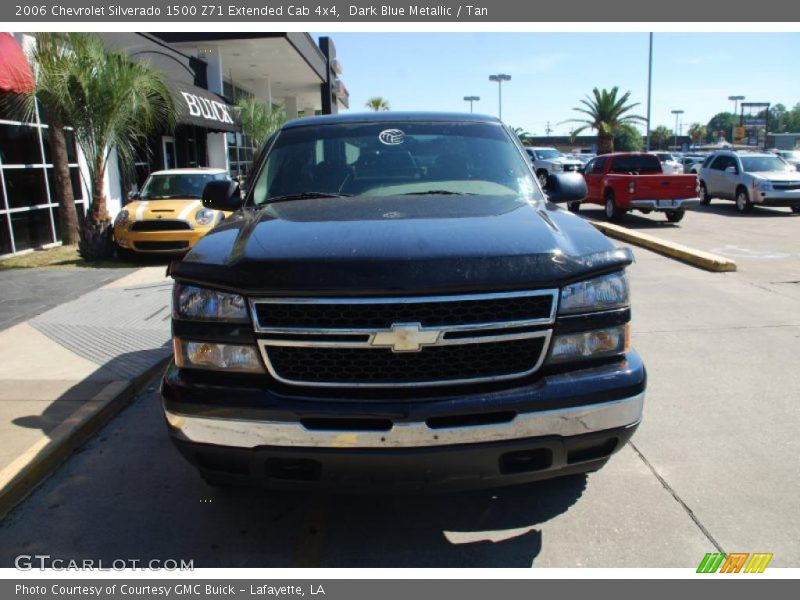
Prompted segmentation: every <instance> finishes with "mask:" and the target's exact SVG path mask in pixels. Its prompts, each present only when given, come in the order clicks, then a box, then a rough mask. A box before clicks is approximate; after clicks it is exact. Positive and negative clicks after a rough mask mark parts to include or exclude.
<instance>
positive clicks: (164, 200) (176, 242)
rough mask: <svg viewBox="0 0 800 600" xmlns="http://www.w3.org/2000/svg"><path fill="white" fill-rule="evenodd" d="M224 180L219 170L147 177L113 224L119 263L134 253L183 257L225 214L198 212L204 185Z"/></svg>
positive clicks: (224, 173)
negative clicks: (121, 259) (171, 254)
mask: <svg viewBox="0 0 800 600" xmlns="http://www.w3.org/2000/svg"><path fill="white" fill-rule="evenodd" d="M226 179H227V180H229V179H230V176H229V175H228V172H227V171H225V170H224V169H208V168H200V169H170V170H167V171H156V172H154V173H151V174H150V176H149V177H148V178H147V181H145V182H144V185H143V186H142V190H141V192H138V193H137V192H134V193H132V194H131V195H130V199H131V202H129V203H128V204H126V205H125V207H124V208H123V209H122V210H121V211H120V212H119V214H117V217H116V219H115V220H114V243H115V244H116V248H117V253H118V254H119V255H120V257H126V256H127V257H130V256H132V255H134V254H138V253H142V254H145V253H183V252H186V251H187V250H189V249H190V248H192V247H193V246H194V245H195V244H196V243H197V242H198V241H199V240H200V238H202V237H203V236H204V235H205V234H206V233H208V232H209V231H211V230H212V229H213V228H214V226H215V225H217V224H218V223H219V222H220V221H222V220H223V219H224V218H225V217H226V216H228V215H229V214H230V213H225V212H222V211H218V210H209V209H207V208H203V204H202V202H201V198H202V196H203V188H204V187H205V185H206V183H208V182H209V181H217V180H226Z"/></svg>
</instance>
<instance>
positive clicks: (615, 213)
mask: <svg viewBox="0 0 800 600" xmlns="http://www.w3.org/2000/svg"><path fill="white" fill-rule="evenodd" d="M605 212H606V219H608V220H609V221H612V222H616V221H619V220H621V219H622V216H623V215H624V214H625V211H624V210H622V209H620V208H617V200H616V198H615V197H614V192H613V191H611V190H608V191H607V192H606V211H605Z"/></svg>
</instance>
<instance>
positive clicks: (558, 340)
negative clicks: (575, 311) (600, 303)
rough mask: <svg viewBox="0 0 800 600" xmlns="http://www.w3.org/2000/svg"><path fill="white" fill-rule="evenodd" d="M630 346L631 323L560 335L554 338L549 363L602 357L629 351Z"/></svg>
mask: <svg viewBox="0 0 800 600" xmlns="http://www.w3.org/2000/svg"><path fill="white" fill-rule="evenodd" d="M629 347H630V327H629V324H627V323H626V324H625V325H621V326H619V327H609V328H608V329H596V330H594V331H584V332H581V333H569V334H567V335H559V336H556V337H555V338H554V339H553V346H552V349H551V350H550V358H549V359H548V362H549V363H560V362H569V361H573V360H584V359H589V358H602V357H605V356H614V355H617V354H623V353H624V352H627V351H628V349H629Z"/></svg>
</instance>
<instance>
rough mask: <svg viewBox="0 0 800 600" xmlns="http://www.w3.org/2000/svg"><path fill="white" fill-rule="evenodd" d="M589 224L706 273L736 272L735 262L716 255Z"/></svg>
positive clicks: (616, 227)
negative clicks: (703, 270)
mask: <svg viewBox="0 0 800 600" xmlns="http://www.w3.org/2000/svg"><path fill="white" fill-rule="evenodd" d="M589 222H590V223H591V224H592V225H594V226H595V228H596V229H599V230H600V231H602V232H603V233H604V234H606V235H607V236H608V237H612V238H615V239H618V240H622V241H624V242H629V243H631V244H634V245H636V246H641V247H642V248H647V249H648V250H652V251H653V252H657V253H658V254H662V255H664V256H667V257H669V258H674V259H677V260H679V261H681V262H685V263H688V264H690V265H692V266H695V267H699V268H701V269H705V270H706V271H713V272H716V273H724V272H730V271H735V270H736V262H735V261H733V260H731V259H730V258H725V257H724V256H720V255H718V254H712V253H711V252H705V251H703V250H697V249H695V248H690V247H689V246H684V245H683V244H677V243H675V242H668V241H667V240H662V239H661V238H657V237H655V236H653V235H649V234H647V233H642V232H639V231H634V230H632V229H628V228H627V227H621V226H619V225H613V224H611V223H604V222H602V221H589Z"/></svg>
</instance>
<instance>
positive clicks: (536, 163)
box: [525, 147, 583, 189]
mask: <svg viewBox="0 0 800 600" xmlns="http://www.w3.org/2000/svg"><path fill="white" fill-rule="evenodd" d="M525 151H526V152H527V153H528V156H529V157H530V159H531V162H532V163H533V167H534V170H535V171H536V177H537V178H538V179H539V185H540V186H542V189H544V188H545V187H547V178H548V176H550V175H552V174H554V173H570V172H575V173H579V172H580V171H581V169H582V168H583V163H582V162H581V161H579V160H577V159H575V158H567V157H566V156H565V155H564V154H562V153H561V152H560V151H559V150H556V149H555V148H539V147H528V148H525Z"/></svg>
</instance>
